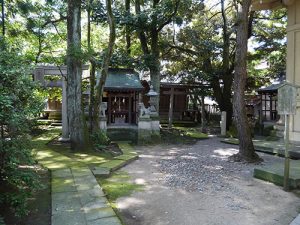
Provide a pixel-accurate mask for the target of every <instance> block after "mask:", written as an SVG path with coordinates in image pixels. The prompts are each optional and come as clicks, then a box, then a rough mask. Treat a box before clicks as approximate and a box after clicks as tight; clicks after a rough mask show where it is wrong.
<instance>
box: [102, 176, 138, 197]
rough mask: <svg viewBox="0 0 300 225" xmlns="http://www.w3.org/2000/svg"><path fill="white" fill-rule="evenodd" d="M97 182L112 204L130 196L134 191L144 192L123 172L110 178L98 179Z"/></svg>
mask: <svg viewBox="0 0 300 225" xmlns="http://www.w3.org/2000/svg"><path fill="white" fill-rule="evenodd" d="M97 180H98V182H99V183H100V185H101V187H102V188H103V191H104V192H105V194H106V195H107V198H108V200H109V201H110V202H115V201H116V200H117V199H118V198H120V197H124V196H129V195H130V194H131V193H133V192H134V191H142V190H143V187H144V186H143V185H140V184H134V183H132V182H131V181H130V176H129V175H128V173H126V172H123V171H118V172H115V173H113V174H112V176H111V177H109V178H98V179H97Z"/></svg>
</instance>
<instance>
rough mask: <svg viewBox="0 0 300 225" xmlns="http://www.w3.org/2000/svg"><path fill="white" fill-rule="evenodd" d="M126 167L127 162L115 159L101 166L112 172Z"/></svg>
mask: <svg viewBox="0 0 300 225" xmlns="http://www.w3.org/2000/svg"><path fill="white" fill-rule="evenodd" d="M125 165H126V161H124V160H119V159H114V160H110V161H108V162H105V163H102V164H101V165H100V166H101V167H104V168H108V169H110V170H111V171H115V170H117V169H120V168H121V167H123V166H125Z"/></svg>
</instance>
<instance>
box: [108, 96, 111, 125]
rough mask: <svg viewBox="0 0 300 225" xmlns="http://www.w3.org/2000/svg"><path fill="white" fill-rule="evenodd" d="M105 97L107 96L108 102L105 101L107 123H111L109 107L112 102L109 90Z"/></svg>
mask: <svg viewBox="0 0 300 225" xmlns="http://www.w3.org/2000/svg"><path fill="white" fill-rule="evenodd" d="M107 97H108V103H107V108H108V110H107V112H108V113H107V114H108V124H110V123H111V108H112V102H111V95H110V93H109V92H107Z"/></svg>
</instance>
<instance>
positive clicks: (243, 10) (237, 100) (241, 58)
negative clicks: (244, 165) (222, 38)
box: [233, 0, 259, 162]
mask: <svg viewBox="0 0 300 225" xmlns="http://www.w3.org/2000/svg"><path fill="white" fill-rule="evenodd" d="M250 5H251V0H243V1H241V3H236V6H237V46H236V56H235V67H234V71H235V72H234V85H233V86H234V95H233V106H234V107H233V112H234V119H235V125H236V128H237V130H238V138H239V152H238V154H236V155H234V156H233V159H234V160H236V161H247V162H256V161H258V160H259V156H258V155H257V154H256V153H255V150H254V146H253V142H252V137H251V130H250V126H249V123H248V119H247V115H246V104H245V86H246V79H247V50H248V28H249V8H250Z"/></svg>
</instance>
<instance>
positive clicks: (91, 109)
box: [87, 0, 96, 133]
mask: <svg viewBox="0 0 300 225" xmlns="http://www.w3.org/2000/svg"><path fill="white" fill-rule="evenodd" d="M91 4H92V0H88V7H87V19H88V24H87V44H88V51H89V52H90V63H91V66H90V95H89V132H90V133H92V132H93V128H94V115H93V112H94V104H95V84H96V78H95V77H96V76H95V74H96V64H95V62H94V60H93V56H92V55H91V52H92V45H91V42H92V40H91V11H92V9H91Z"/></svg>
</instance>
